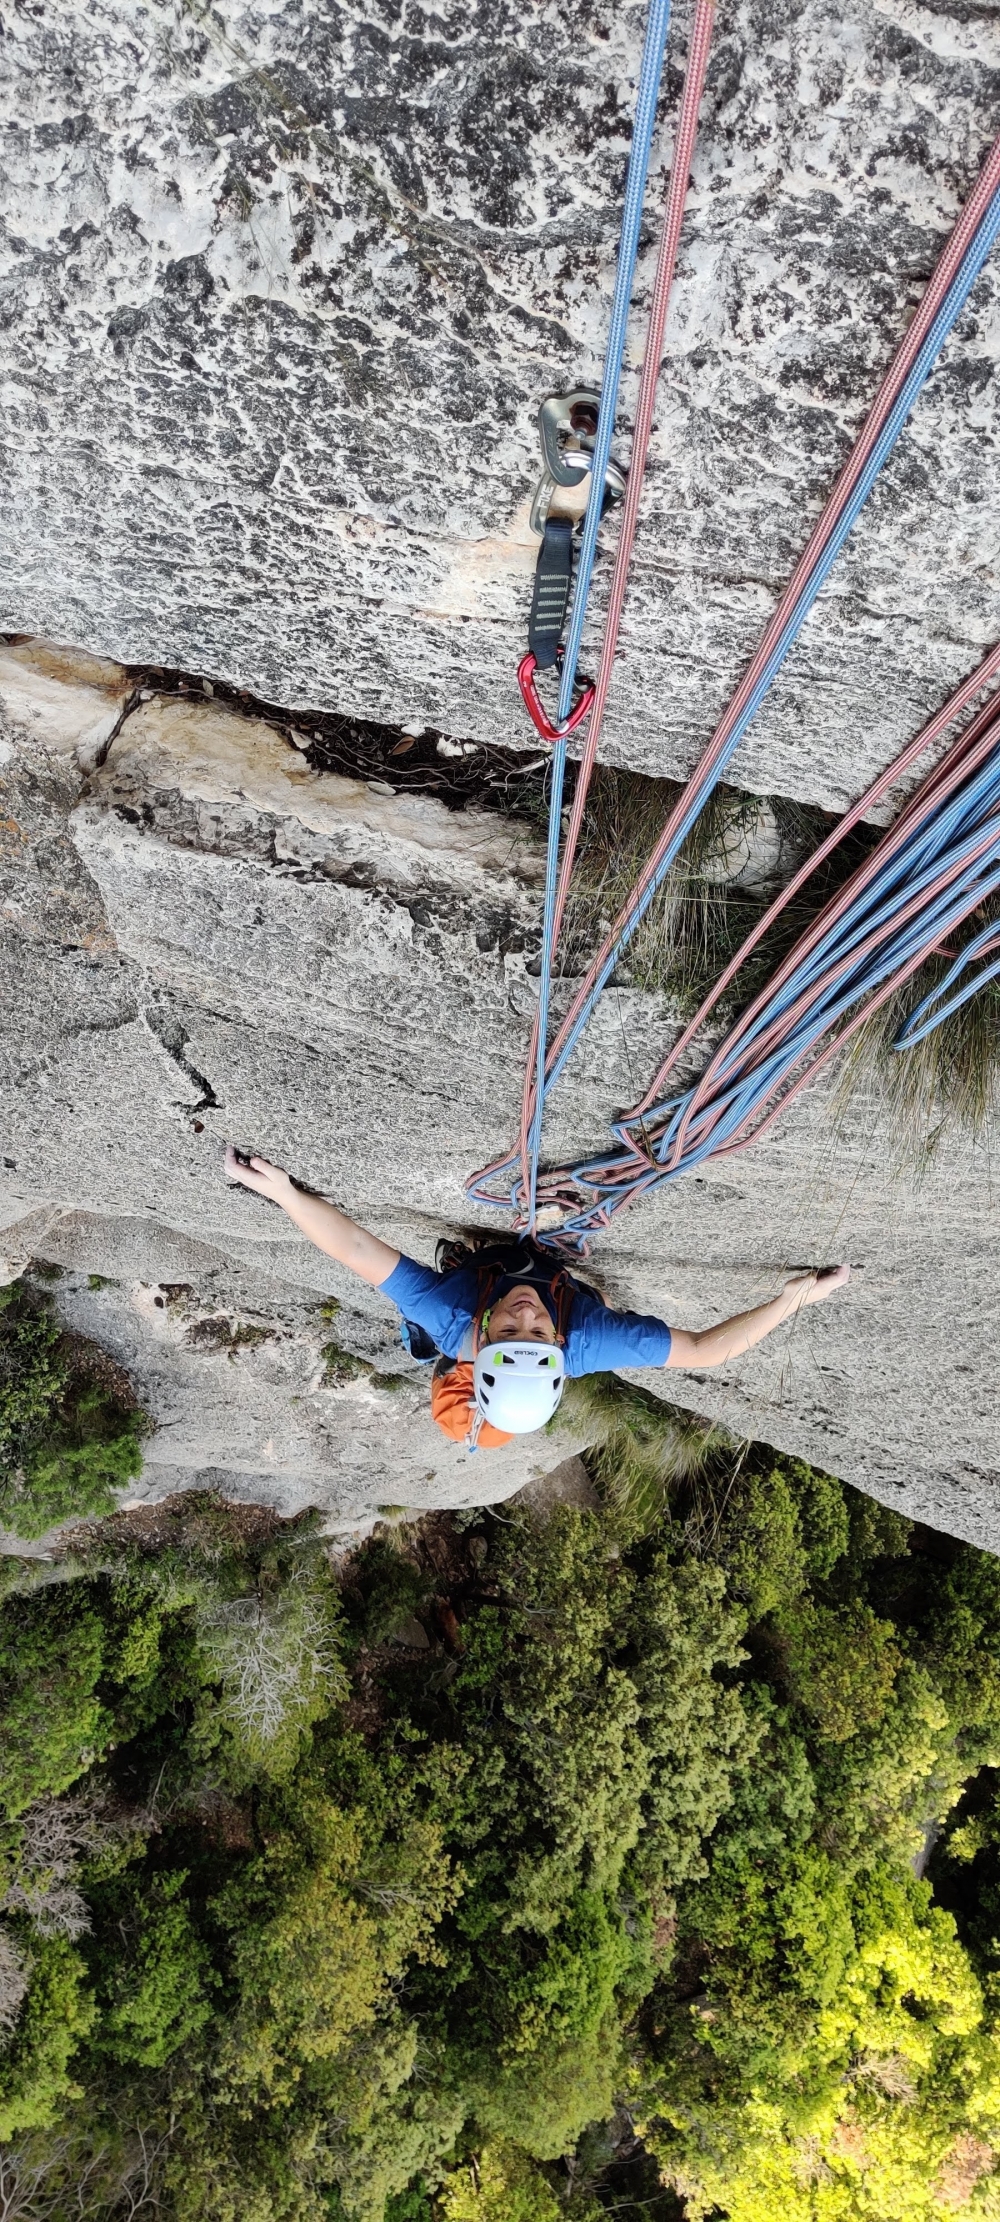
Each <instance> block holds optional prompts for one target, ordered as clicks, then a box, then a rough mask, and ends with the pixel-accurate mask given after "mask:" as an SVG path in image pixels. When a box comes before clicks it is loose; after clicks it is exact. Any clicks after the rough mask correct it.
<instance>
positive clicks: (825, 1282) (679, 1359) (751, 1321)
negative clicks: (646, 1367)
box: [667, 1265, 851, 1370]
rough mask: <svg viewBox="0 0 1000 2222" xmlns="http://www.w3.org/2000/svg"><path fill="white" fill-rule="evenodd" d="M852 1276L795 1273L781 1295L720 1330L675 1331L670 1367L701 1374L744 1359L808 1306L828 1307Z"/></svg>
mask: <svg viewBox="0 0 1000 2222" xmlns="http://www.w3.org/2000/svg"><path fill="white" fill-rule="evenodd" d="M850 1276H851V1268H850V1266H849V1265H835V1266H829V1267H827V1269H826V1270H825V1271H824V1272H822V1273H796V1274H795V1275H794V1276H793V1278H792V1279H791V1280H790V1281H786V1282H785V1286H784V1288H783V1289H782V1290H781V1293H780V1295H778V1296H772V1297H771V1299H770V1301H769V1302H768V1303H767V1304H755V1305H754V1308H753V1310H752V1311H749V1312H738V1313H737V1314H736V1317H735V1319H724V1320H721V1321H720V1323H719V1325H718V1326H717V1327H702V1328H701V1329H700V1330H699V1331H697V1332H694V1333H692V1332H689V1330H688V1329H687V1328H684V1327H674V1328H672V1329H671V1333H670V1356H669V1358H668V1359H667V1364H668V1366H693V1367H695V1368H697V1369H698V1370H701V1369H702V1368H703V1367H707V1366H724V1365H725V1364H726V1363H727V1362H728V1360H729V1359H730V1358H742V1357H743V1355H744V1352H745V1351H747V1350H752V1349H753V1346H754V1344H755V1343H758V1342H763V1341H764V1338H765V1336H766V1335H770V1334H773V1332H774V1329H775V1328H776V1327H780V1326H781V1325H782V1323H783V1321H784V1320H786V1319H791V1317H792V1314H793V1313H794V1312H798V1311H801V1310H802V1308H803V1306H804V1305H805V1304H822V1303H825V1301H826V1298H827V1297H828V1296H832V1295H833V1293H834V1290H835V1289H838V1288H842V1287H843V1285H844V1282H845V1281H847V1280H849V1279H850Z"/></svg>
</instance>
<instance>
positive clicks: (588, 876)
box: [566, 765, 854, 1019]
mask: <svg viewBox="0 0 1000 2222" xmlns="http://www.w3.org/2000/svg"><path fill="white" fill-rule="evenodd" d="M680 792H681V789H680V787H679V785H678V784H677V783H676V782H675V781H673V780H666V779H647V778H646V777H644V775H643V774H641V773H638V772H622V771H617V770H614V769H613V768H611V767H609V766H607V765H599V766H598V767H597V770H596V772H595V774H594V779H593V783H592V786H591V790H590V794H589V796H588V800H587V811H586V816H585V818H584V822H583V828H582V832H581V838H580V853H579V864H578V872H577V882H576V890H575V893H574V894H573V895H572V896H571V898H570V906H569V913H568V917H567V933H566V950H567V962H568V965H569V968H570V969H574V968H576V967H577V966H578V964H579V961H580V958H581V956H583V955H584V953H585V952H586V953H589V952H590V951H592V949H593V948H594V947H595V945H596V943H597V942H598V940H599V939H601V938H602V937H603V935H604V933H605V932H606V931H607V928H608V926H609V925H610V924H611V921H612V919H613V918H614V917H615V916H616V915H617V912H618V911H619V909H620V908H621V905H622V903H623V902H624V901H625V899H626V897H627V896H628V894H629V893H630V891H631V889H632V887H633V886H634V884H635V881H636V880H637V878H638V876H639V873H640V871H641V870H642V867H643V865H644V864H645V862H646V859H647V857H648V856H649V854H650V852H651V850H652V849H653V848H654V846H655V844H656V842H657V841H658V839H659V837H660V834H661V832H662V829H663V825H664V822H665V819H666V817H667V815H668V812H669V811H670V810H671V809H672V808H673V805H674V803H675V801H676V799H677V797H678V795H679V794H680ZM765 818H770V819H772V820H773V821H774V822H775V823H776V825H777V829H778V832H779V834H780V836H781V838H782V840H783V841H784V842H785V843H787V844H788V846H789V849H790V850H791V851H793V852H795V853H797V852H799V851H801V850H804V849H807V848H808V847H809V846H810V845H814V844H815V843H816V842H818V841H819V840H820V839H821V837H822V835H823V833H824V832H825V831H826V821H825V820H824V819H823V817H822V814H821V813H820V812H819V811H816V810H805V809H803V808H801V807H800V806H799V805H798V804H795V803H790V802H787V801H785V800H784V799H783V798H782V797H780V796H772V797H768V798H764V797H761V796H759V795H751V794H746V793H744V792H743V791H742V790H741V789H739V788H736V787H727V786H719V787H717V788H716V789H715V792H714V793H713V794H712V795H710V796H709V798H708V801H707V802H706V804H705V807H704V809H703V810H702V812H701V815H700V817H699V818H698V820H697V823H696V824H695V825H694V826H693V827H692V829H691V832H690V834H689V835H688V838H687V840H686V842H685V844H684V846H683V848H682V850H681V852H680V855H679V856H678V857H677V859H676V861H675V863H674V864H673V866H672V867H671V870H670V871H669V872H668V873H667V876H666V879H665V880H664V883H663V886H662V887H661V889H660V891H659V893H658V895H657V897H656V899H655V901H654V902H653V903H652V904H651V905H650V909H649V911H648V912H647V915H646V917H645V919H644V920H643V923H642V925H641V926H640V927H639V929H638V932H637V933H636V934H635V936H634V938H633V941H632V943H631V945H630V947H629V950H628V953H627V956H626V957H625V959H624V960H623V965H622V973H623V976H624V977H627V978H628V980H629V982H630V984H631V985H632V986H635V987H640V988H646V989H648V990H651V991H653V992H658V993H661V994H668V995H669V996H670V998H671V1000H672V1001H673V1002H674V1003H675V1004H676V1006H677V1008H678V1011H679V1012H680V1013H681V1014H682V1015H684V1016H689V1015H690V1014H691V1013H692V1012H693V1011H695V1010H697V1008H698V1005H699V1004H700V1002H701V1001H702V998H703V996H704V995H705V994H706V992H707V990H708V989H709V988H710V987H711V985H712V983H713V981H714V980H716V979H717V978H718V975H719V973H720V972H721V971H722V969H723V967H724V966H725V965H726V964H727V963H728V962H729V959H730V958H731V957H732V956H734V955H735V953H736V951H737V949H738V948H739V947H740V944H741V943H742V942H743V941H744V940H745V938H746V936H747V934H748V933H749V932H750V930H751V928H752V927H753V926H754V925H755V924H756V921H757V919H758V918H759V917H760V914H761V911H762V910H763V909H764V908H765V907H766V905H767V903H768V902H769V901H770V898H771V895H772V893H773V885H774V883H773V882H772V883H771V884H766V883H765V882H764V881H763V880H761V881H756V882H754V883H752V884H750V885H747V886H741V885H740V884H738V881H737V877H736V876H737V875H738V873H739V872H740V870H741V869H742V867H743V866H744V865H745V863H746V861H747V854H748V845H749V844H752V841H753V837H754V834H755V833H756V832H757V830H758V829H759V828H760V826H761V824H762V822H763V821H764V820H765ZM850 861H851V863H853V861H854V857H853V854H852V857H851V860H850ZM845 868H846V867H845ZM828 892H829V886H828V882H827V879H826V878H825V877H824V879H823V883H822V885H821V886H819V887H817V889H816V892H815V899H814V900H812V899H811V900H810V902H809V904H808V906H807V908H806V909H805V910H804V909H803V907H802V906H801V904H800V905H796V906H795V907H794V908H793V909H792V910H791V911H790V913H789V915H788V918H787V920H784V921H782V924H781V926H780V928H779V929H778V931H777V933H776V935H775V937H774V938H773V939H772V940H771V941H770V942H769V943H768V945H767V946H766V947H765V948H764V949H762V951H760V952H755V954H754V958H753V960H752V964H751V965H750V967H748V968H747V970H746V971H745V972H744V973H743V974H742V975H741V976H740V979H739V982H738V983H737V985H736V988H735V990H734V991H733V993H732V994H731V995H730V996H729V998H728V999H727V1001H726V1002H725V1003H724V1004H723V1005H721V1006H720V1018H722V1019H725V1018H726V1017H728V1016H729V1015H731V1014H732V1013H734V1012H735V1011H736V1010H737V1009H738V1008H740V1007H741V1006H742V1004H744V1003H745V1002H746V1001H747V1000H748V999H749V997H750V995H751V994H754V993H756V990H757V987H758V986H759V985H760V983H761V982H762V980H763V979H765V978H766V977H767V974H768V973H769V972H770V971H771V970H772V969H773V966H774V964H775V963H776V962H777V961H778V957H779V955H783V954H784V951H785V948H786V947H788V946H789V945H790V943H791V941H792V940H794V938H795V936H796V935H797V934H798V933H800V932H801V930H802V926H803V924H804V923H805V919H806V917H807V916H812V914H813V912H814V910H815V909H817V908H818V907H819V906H820V904H821V903H822V902H825V900H826V898H827V894H828ZM779 941H780V947H779V946H778V944H779Z"/></svg>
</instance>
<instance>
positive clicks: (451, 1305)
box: [382, 1257, 670, 1377]
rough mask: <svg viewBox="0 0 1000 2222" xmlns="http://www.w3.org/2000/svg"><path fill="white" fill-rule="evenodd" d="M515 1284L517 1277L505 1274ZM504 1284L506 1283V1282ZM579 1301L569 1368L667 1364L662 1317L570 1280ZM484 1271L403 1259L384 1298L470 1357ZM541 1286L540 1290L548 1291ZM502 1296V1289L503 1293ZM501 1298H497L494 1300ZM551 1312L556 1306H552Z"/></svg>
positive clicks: (573, 1313)
mask: <svg viewBox="0 0 1000 2222" xmlns="http://www.w3.org/2000/svg"><path fill="white" fill-rule="evenodd" d="M505 1279H506V1280H507V1281H508V1283H509V1285H510V1286H511V1287H512V1288H513V1287H515V1286H517V1285H518V1281H517V1276H516V1275H511V1274H508V1275H505ZM501 1285H502V1284H501ZM570 1287H571V1289H572V1291H573V1301H572V1304H571V1306H570V1314H569V1323H568V1326H567V1329H566V1347H565V1358H566V1371H567V1373H568V1374H570V1375H572V1376H574V1377H576V1376H577V1375H579V1374H581V1373H610V1372H611V1370H612V1368H613V1367H615V1366H665V1365H666V1362H667V1359H668V1358H669V1356H670V1329H669V1327H668V1326H667V1325H666V1322H665V1321H664V1320H662V1319H654V1318H652V1316H651V1315H650V1314H649V1313H646V1312H613V1311H611V1310H610V1309H609V1307H608V1305H607V1304H605V1303H604V1302H603V1300H602V1298H601V1297H600V1296H595V1294H594V1291H593V1289H589V1288H582V1287H581V1285H580V1283H579V1282H578V1281H573V1280H571V1281H570ZM478 1290H479V1274H478V1271H477V1269H476V1267H475V1266H474V1265H460V1266H458V1267H456V1269H455V1271H454V1272H453V1273H436V1272H435V1270H434V1267H433V1266H432V1265H418V1264H417V1261H416V1259H415V1258H407V1257H401V1258H400V1261H399V1264H398V1265H397V1266H395V1267H394V1269H393V1271H392V1272H391V1273H390V1275H389V1278H388V1280H387V1281H383V1282H382V1294H383V1296H391V1298H392V1301H393V1303H394V1304H397V1305H398V1307H399V1309H400V1311H401V1312H402V1314H403V1317H404V1319H412V1320H413V1321H415V1323H416V1325H417V1326H418V1327H423V1328H424V1329H425V1331H426V1333H427V1334H428V1335H430V1336H432V1338H433V1340H434V1341H435V1342H436V1344H437V1346H438V1349H439V1350H443V1351H444V1354H445V1357H446V1358H460V1357H462V1356H463V1355H464V1353H463V1344H465V1343H466V1341H467V1337H468V1335H469V1332H470V1329H471V1327H472V1323H473V1320H474V1318H475V1308H476V1297H477V1294H478ZM544 1293H545V1292H544V1291H543V1290H541V1289H539V1294H540V1295H544ZM498 1294H499V1291H498ZM495 1301H496V1298H494V1302H495ZM549 1309H550V1310H551V1306H549Z"/></svg>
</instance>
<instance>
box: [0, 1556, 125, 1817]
mask: <svg viewBox="0 0 1000 2222" xmlns="http://www.w3.org/2000/svg"><path fill="white" fill-rule="evenodd" d="M104 1642H105V1631H104V1624H103V1621H102V1618H101V1615H100V1613H99V1612H98V1611H96V1610H95V1607H94V1602H93V1599H92V1596H91V1595H89V1594H88V1589H87V1587H86V1586H85V1585H83V1584H81V1585H80V1586H79V1587H78V1586H77V1585H76V1584H73V1585H70V1584H66V1585H65V1586H60V1587H58V1588H52V1589H45V1590H40V1591H38V1592H36V1593H35V1595H33V1596H26V1597H18V1596H13V1597H9V1598H8V1599H6V1600H5V1602H4V1604H3V1607H2V1610H0V1686H2V1688H3V1691H4V1728H3V1737H2V1740H0V1806H2V1807H3V1809H5V1811H6V1812H7V1813H8V1814H10V1815H16V1814H18V1813H21V1812H23V1810H24V1808H25V1806H27V1805H30V1804H31V1803H32V1801H33V1800H34V1799H36V1798H41V1797H46V1796H49V1795H53V1794H55V1795H57V1794H58V1793H59V1791H61V1790H66V1789H68V1788H69V1785H70V1783H72V1782H75V1781H76V1780H77V1779H78V1777H79V1776H80V1775H81V1774H84V1773H85V1772H86V1770H87V1768H88V1767H89V1766H90V1765H92V1763H93V1761H94V1759H95V1758H96V1757H97V1754H98V1752H99V1750H101V1749H102V1748H103V1746H104V1745H105V1744H106V1743H107V1741H108V1740H109V1738H110V1735H111V1733H112V1722H111V1718H110V1715H109V1714H108V1712H107V1709H106V1707H105V1706H104V1705H103V1703H102V1701H101V1697H100V1695H99V1691H98V1684H99V1681H100V1676H101V1671H102V1668H103V1664H104Z"/></svg>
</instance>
